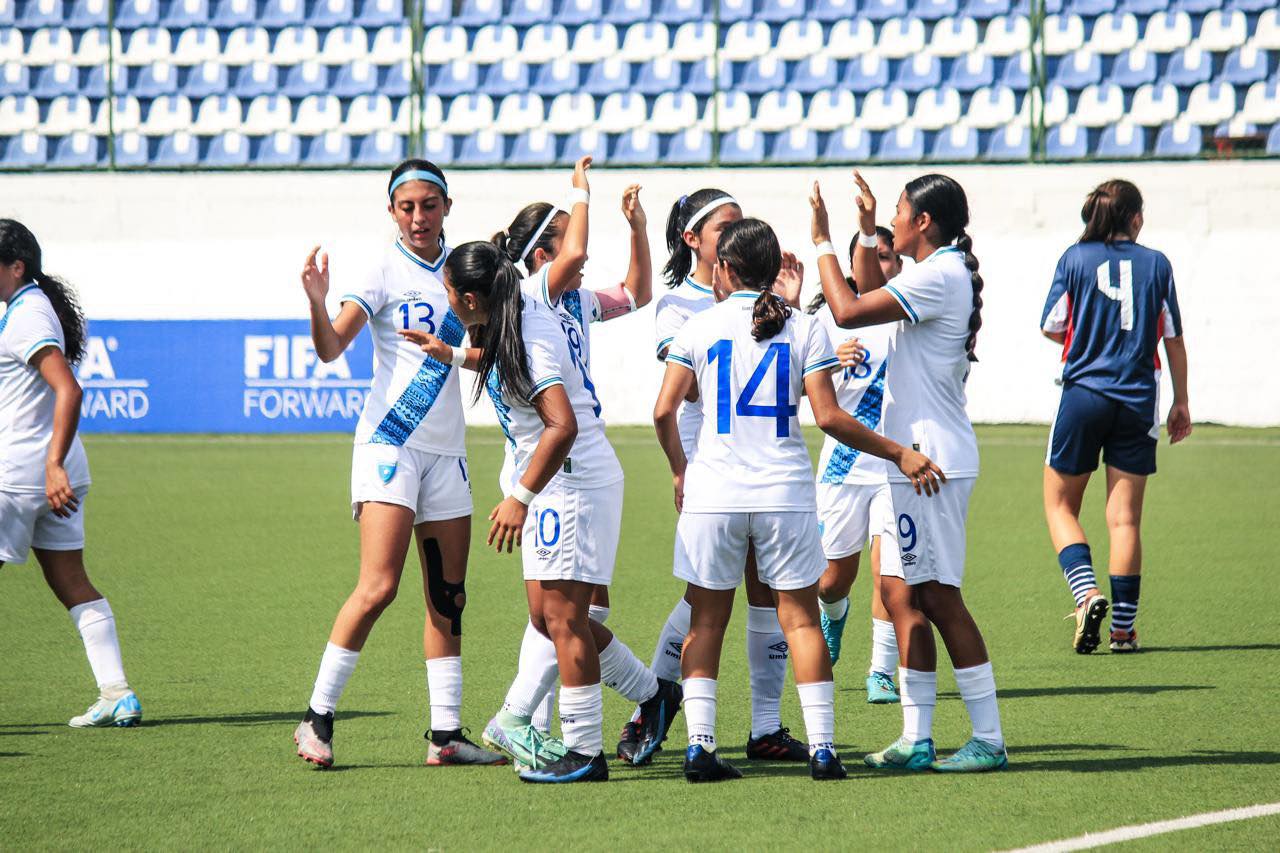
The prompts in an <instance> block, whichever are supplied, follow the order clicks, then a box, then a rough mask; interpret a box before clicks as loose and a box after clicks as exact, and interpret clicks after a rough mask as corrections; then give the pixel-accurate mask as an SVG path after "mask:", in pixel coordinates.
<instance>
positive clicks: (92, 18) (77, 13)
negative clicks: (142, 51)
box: [62, 0, 159, 30]
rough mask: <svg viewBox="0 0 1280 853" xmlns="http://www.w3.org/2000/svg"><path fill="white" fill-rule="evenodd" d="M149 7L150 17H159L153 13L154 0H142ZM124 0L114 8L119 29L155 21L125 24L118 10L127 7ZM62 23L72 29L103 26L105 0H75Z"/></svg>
mask: <svg viewBox="0 0 1280 853" xmlns="http://www.w3.org/2000/svg"><path fill="white" fill-rule="evenodd" d="M142 2H143V3H147V4H148V5H149V6H150V7H151V11H152V17H159V16H158V15H156V14H155V11H156V10H155V4H154V0H142ZM129 5H131V4H129V3H128V2H127V0H126V2H125V3H124V4H123V6H121V7H117V9H116V26H117V27H119V28H120V29H122V30H124V29H132V28H133V27H146V26H150V25H151V24H153V23H155V22H154V21H151V22H149V23H145V24H134V25H133V26H127V25H126V24H124V23H122V22H121V20H120V12H121V11H122V10H124V9H127V8H128V7H129ZM62 25H63V26H65V27H68V28H70V29H73V30H87V29H90V28H92V27H105V26H106V25H107V3H106V0H75V2H73V3H72V4H71V9H70V11H68V12H67V16H66V19H65V20H64V21H63V22H62Z"/></svg>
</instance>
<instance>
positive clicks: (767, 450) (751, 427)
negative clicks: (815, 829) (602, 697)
mask: <svg viewBox="0 0 1280 853" xmlns="http://www.w3.org/2000/svg"><path fill="white" fill-rule="evenodd" d="M717 256H718V259H719V260H718V265H717V267H716V270H717V274H716V275H717V278H718V282H717V286H718V287H719V288H721V290H722V292H724V293H726V294H727V297H726V298H725V300H724V301H723V302H721V303H720V304H718V305H716V306H714V307H712V308H710V309H708V310H706V311H703V312H702V313H700V314H699V315H698V316H696V317H693V318H691V319H690V320H689V322H687V323H686V324H685V325H684V327H683V328H682V329H681V330H680V331H679V332H678V333H677V334H676V336H675V340H674V341H673V342H672V343H671V346H670V350H669V352H668V354H667V372H666V375H665V377H664V379H663V384H662V390H661V391H660V392H659V394H658V402H657V404H656V406H655V408H654V415H653V417H654V424H655V426H656V428H657V430H658V440H659V442H660V443H661V444H662V449H663V451H664V452H665V453H666V454H667V460H668V462H669V463H670V465H671V472H672V475H673V480H674V485H675V502H676V508H677V509H678V510H679V511H680V521H679V524H678V526H677V528H676V537H677V538H678V539H679V541H680V544H681V546H682V547H681V549H679V550H678V551H677V557H678V559H679V560H680V562H678V563H677V565H676V567H675V575H676V577H678V578H681V579H682V580H685V581H686V582H688V584H689V593H688V594H689V598H690V603H691V605H692V611H693V612H692V615H691V625H690V631H689V634H688V636H687V637H686V638H685V643H684V654H683V659H682V662H681V669H682V671H683V672H682V674H683V676H684V691H685V719H686V721H687V723H688V726H689V747H688V749H687V750H686V752H685V762H684V773H685V778H686V779H688V780H689V781H690V782H716V781H721V780H725V779H736V778H739V777H740V776H741V773H739V772H738V770H736V769H735V768H734V767H733V766H732V765H730V764H728V763H726V762H724V761H721V760H720V757H719V755H718V754H717V751H716V738H715V717H716V679H717V676H718V674H719V664H720V649H721V646H722V644H723V641H724V631H725V627H726V625H727V623H728V621H729V615H730V612H731V610H732V608H733V595H734V590H735V589H736V588H737V586H738V584H739V583H741V582H742V577H743V564H744V562H745V560H746V556H747V547H748V545H752V546H754V548H755V552H756V563H757V571H758V572H759V576H760V580H762V581H763V582H764V583H765V584H766V585H768V587H769V588H770V589H771V590H772V593H773V596H774V600H775V602H776V606H777V608H778V619H779V621H780V622H781V624H782V629H783V632H784V634H785V635H786V641H787V643H788V645H789V646H790V647H791V660H792V665H793V666H794V667H795V676H796V687H797V690H798V692H799V694H800V705H801V708H802V710H803V713H804V720H805V732H806V735H807V736H808V741H809V768H810V775H811V776H812V777H813V778H814V779H843V778H845V776H846V775H847V774H846V772H845V769H844V765H843V764H841V762H840V759H839V757H838V756H837V755H836V752H835V745H834V740H835V706H834V696H835V688H834V684H833V683H832V680H831V659H830V657H829V656H828V654H827V647H826V643H825V642H824V641H823V638H822V631H821V630H820V629H819V627H818V593H817V583H818V578H819V577H820V576H821V575H822V572H823V568H824V562H825V561H824V560H823V558H822V542H821V539H820V537H819V534H818V523H817V522H818V519H817V514H816V513H817V504H816V498H815V489H814V479H813V468H812V466H811V465H810V462H809V454H808V451H807V449H806V448H805V444H804V438H803V436H802V434H801V431H800V421H799V418H798V417H797V411H798V406H797V403H798V402H799V398H800V394H801V393H802V392H807V393H808V394H809V397H810V400H811V402H812V405H813V410H814V415H815V417H816V418H817V421H818V424H819V425H820V426H821V427H822V429H824V430H826V431H828V432H829V433H831V434H834V435H835V436H836V437H837V438H839V439H840V440H841V441H843V442H845V443H846V444H848V445H850V446H853V447H856V448H858V449H860V450H864V451H868V452H871V453H874V454H876V455H878V456H881V457H886V458H892V459H894V460H896V461H897V462H898V464H899V465H900V466H901V468H902V470H903V471H904V472H905V473H906V474H907V475H909V476H910V477H911V478H912V479H913V480H914V481H915V482H917V483H920V484H921V485H923V487H924V488H925V489H926V490H928V491H930V492H932V491H933V490H934V489H935V488H936V487H937V480H936V479H934V471H933V465H932V463H931V462H929V460H928V459H926V458H925V457H924V456H922V455H921V454H919V453H917V452H915V451H913V450H907V449H906V448H903V447H900V446H898V445H896V444H894V443H893V442H891V441H888V440H886V439H885V438H884V437H883V436H880V435H876V434H875V433H874V432H872V431H871V430H869V429H867V428H866V427H865V426H863V425H862V424H860V423H858V422H857V421H856V420H854V419H853V418H852V417H851V416H850V415H849V414H848V413H847V412H845V411H843V410H842V409H841V408H840V406H839V403H838V402H837V400H836V396H835V389H834V388H833V386H832V384H831V376H830V371H831V370H832V369H833V368H835V367H837V366H838V362H837V360H836V357H835V354H834V353H833V352H832V349H831V343H830V341H829V340H828V339H827V336H826V334H825V333H824V332H823V330H822V328H821V327H820V326H819V325H818V323H817V322H815V321H814V320H813V318H812V317H809V316H807V315H805V314H801V313H799V312H793V311H792V310H791V308H790V307H789V306H787V305H786V304H785V303H784V302H783V301H782V300H781V299H780V298H779V297H778V296H777V295H775V294H774V293H773V292H772V289H771V285H772V284H773V282H774V280H775V279H776V277H777V274H778V269H779V267H780V266H781V264H782V253H781V251H780V249H779V247H778V240H777V237H776V236H775V235H774V233H773V229H772V228H770V227H769V226H768V225H767V224H765V223H764V222H761V221H760V220H758V219H744V220H741V221H739V222H735V223H733V224H732V225H729V226H727V227H726V228H725V229H724V232H723V233H722V234H721V235H720V240H719V245H718V247H717ZM695 390H696V392H697V393H698V395H699V396H700V397H701V398H703V399H704V400H707V401H708V403H707V405H708V409H707V417H706V418H705V419H704V420H703V423H702V427H701V430H700V432H699V434H698V442H697V452H696V453H695V454H694V457H693V459H692V460H689V459H688V458H687V457H686V455H685V452H684V447H683V444H682V442H681V440H680V427H679V422H678V415H677V412H678V410H679V407H680V401H681V400H684V399H686V398H687V397H688V396H689V395H690V392H692V391H695Z"/></svg>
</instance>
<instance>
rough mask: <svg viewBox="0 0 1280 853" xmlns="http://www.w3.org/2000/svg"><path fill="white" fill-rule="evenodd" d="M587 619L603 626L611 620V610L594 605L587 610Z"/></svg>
mask: <svg viewBox="0 0 1280 853" xmlns="http://www.w3.org/2000/svg"><path fill="white" fill-rule="evenodd" d="M587 617H588V618H589V619H591V620H592V621H593V622H599V623H600V624H601V625H603V624H604V623H605V622H606V621H607V620H608V619H609V608H608V607H601V606H600V605H599V604H592V605H591V606H590V607H588V608H587Z"/></svg>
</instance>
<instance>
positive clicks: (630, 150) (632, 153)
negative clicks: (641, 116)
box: [609, 127, 662, 165]
mask: <svg viewBox="0 0 1280 853" xmlns="http://www.w3.org/2000/svg"><path fill="white" fill-rule="evenodd" d="M612 149H613V150H612V151H610V153H609V162H612V163H623V164H636V165H641V164H645V165H647V164H653V163H658V162H660V161H661V160H662V146H661V140H660V139H659V138H658V134H656V133H654V132H652V131H651V130H649V129H648V128H643V127H641V128H636V129H635V130H630V131H627V132H626V133H623V134H619V136H618V137H617V139H615V140H614V142H613V146H612Z"/></svg>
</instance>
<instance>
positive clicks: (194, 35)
mask: <svg viewBox="0 0 1280 853" xmlns="http://www.w3.org/2000/svg"><path fill="white" fill-rule="evenodd" d="M221 57H222V40H221V39H219V38H218V31H217V30H215V29H214V28H213V27H191V28H189V29H185V30H183V31H182V32H181V33H179V34H178V41H177V42H176V43H175V44H174V46H173V64H174V65H182V66H190V65H201V64H203V63H205V62H216V61H218V59H220V58H221Z"/></svg>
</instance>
